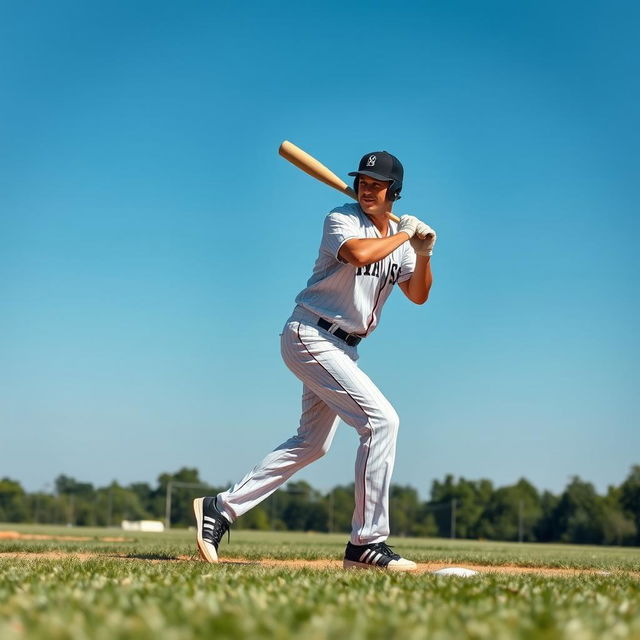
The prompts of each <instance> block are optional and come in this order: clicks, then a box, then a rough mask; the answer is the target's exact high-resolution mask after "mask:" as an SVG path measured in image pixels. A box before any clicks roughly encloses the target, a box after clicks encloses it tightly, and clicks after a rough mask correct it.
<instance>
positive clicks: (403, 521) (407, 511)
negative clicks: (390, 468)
mask: <svg viewBox="0 0 640 640" xmlns="http://www.w3.org/2000/svg"><path fill="white" fill-rule="evenodd" d="M389 504H390V519H391V533H392V534H393V535H398V536H411V535H416V528H417V527H419V524H420V522H419V516H420V499H419V498H418V492H417V491H416V490H415V489H414V488H413V487H409V486H406V487H402V486H400V485H391V490H390V492H389Z"/></svg>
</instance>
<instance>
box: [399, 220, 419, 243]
mask: <svg viewBox="0 0 640 640" xmlns="http://www.w3.org/2000/svg"><path fill="white" fill-rule="evenodd" d="M418 224H420V220H418V218H416V217H415V216H402V217H401V218H400V222H398V233H400V232H401V231H404V232H405V233H406V234H407V235H408V236H409V238H413V236H414V235H415V233H416V228H417V227H418Z"/></svg>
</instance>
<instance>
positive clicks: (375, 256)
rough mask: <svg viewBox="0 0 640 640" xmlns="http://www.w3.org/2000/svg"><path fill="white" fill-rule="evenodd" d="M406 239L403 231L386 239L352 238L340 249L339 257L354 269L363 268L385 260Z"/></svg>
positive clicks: (407, 237)
mask: <svg viewBox="0 0 640 640" xmlns="http://www.w3.org/2000/svg"><path fill="white" fill-rule="evenodd" d="M408 239H409V236H408V235H407V234H406V233H405V232H404V231H401V232H400V233H395V234H393V235H391V236H387V237H386V238H352V239H351V240H347V241H346V242H345V243H344V244H343V245H342V247H341V248H340V257H341V258H342V259H343V260H345V261H346V262H348V263H349V264H351V265H353V266H354V267H364V266H366V265H368V264H373V263H374V262H378V260H382V259H383V258H386V257H387V256H388V255H389V254H390V253H392V252H393V251H395V250H396V249H397V248H398V247H399V246H400V245H401V244H404V243H405V242H406V241H407V240H408Z"/></svg>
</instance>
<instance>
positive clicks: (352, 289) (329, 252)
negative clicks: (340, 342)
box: [296, 203, 416, 336]
mask: <svg viewBox="0 0 640 640" xmlns="http://www.w3.org/2000/svg"><path fill="white" fill-rule="evenodd" d="M396 231H397V224H396V223H395V222H393V221H392V220H390V221H389V234H390V235H392V234H394V233H396ZM380 237H381V236H380V232H379V231H378V229H377V228H376V226H375V225H374V224H373V222H372V221H371V220H370V219H369V217H368V216H367V215H366V214H365V213H364V212H363V211H362V209H361V208H360V205H359V204H357V203H347V204H344V205H342V206H341V207H336V208H335V209H334V210H333V211H331V212H330V213H329V214H328V215H327V217H326V218H325V221H324V228H323V232H322V241H321V243H320V250H319V252H318V258H317V260H316V263H315V265H314V267H313V273H312V275H311V278H309V281H308V282H307V286H306V288H305V289H303V290H302V291H301V292H300V293H299V294H298V296H297V297H296V303H297V304H298V305H300V306H301V307H304V308H305V309H307V310H309V311H311V312H312V313H315V314H316V315H318V316H321V317H323V318H325V319H326V320H330V321H331V322H336V323H337V324H338V326H340V328H341V329H343V330H344V331H347V332H348V333H357V334H360V335H363V336H367V335H369V334H370V333H371V332H372V331H373V330H374V329H375V328H376V326H377V324H378V322H379V320H380V315H381V313H382V307H383V305H384V303H385V302H386V300H387V298H388V297H389V295H390V294H391V291H392V289H393V285H394V284H396V282H404V281H405V280H408V279H409V278H410V277H411V274H412V273H413V271H414V269H415V262H416V254H415V252H414V251H413V249H412V248H411V245H410V244H409V243H408V242H405V243H403V244H402V245H400V246H399V247H398V248H397V249H396V250H395V251H393V252H392V253H390V254H389V255H388V256H387V257H386V258H383V259H382V260H380V261H378V262H375V263H373V264H370V265H367V266H365V267H354V266H353V265H350V264H348V263H346V262H344V261H342V260H341V259H340V258H339V257H338V253H339V251H340V248H341V247H342V245H343V244H344V243H345V242H346V241H347V240H350V239H351V238H380Z"/></svg>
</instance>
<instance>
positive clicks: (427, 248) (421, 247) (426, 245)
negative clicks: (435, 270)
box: [409, 224, 438, 256]
mask: <svg viewBox="0 0 640 640" xmlns="http://www.w3.org/2000/svg"><path fill="white" fill-rule="evenodd" d="M424 226H425V227H427V229H428V230H429V231H428V232H427V233H426V234H425V236H426V237H425V238H419V237H418V234H416V235H415V236H413V238H411V240H409V242H410V243H411V246H412V247H413V250H414V251H415V252H416V255H419V256H430V255H431V254H432V253H433V247H434V245H435V243H436V239H437V238H438V236H437V235H436V232H435V231H434V230H433V229H432V228H431V227H430V226H429V225H426V224H425V225H424Z"/></svg>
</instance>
